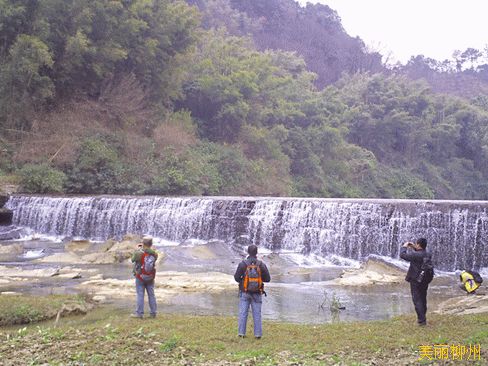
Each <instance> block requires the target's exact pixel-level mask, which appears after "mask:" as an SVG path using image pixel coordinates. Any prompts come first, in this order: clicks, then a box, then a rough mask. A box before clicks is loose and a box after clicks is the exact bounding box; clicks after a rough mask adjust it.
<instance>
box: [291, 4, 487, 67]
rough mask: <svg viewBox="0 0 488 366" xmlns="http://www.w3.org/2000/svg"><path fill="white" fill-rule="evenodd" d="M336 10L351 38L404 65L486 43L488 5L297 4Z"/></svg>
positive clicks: (480, 46)
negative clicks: (419, 57) (415, 58)
mask: <svg viewBox="0 0 488 366" xmlns="http://www.w3.org/2000/svg"><path fill="white" fill-rule="evenodd" d="M298 2H299V3H300V4H301V5H305V4H306V3H307V2H310V3H322V4H326V5H328V6H330V7H331V8H332V9H334V10H336V11H337V13H338V14H339V16H340V17H341V19H342V25H343V27H344V29H345V30H346V32H347V33H348V34H349V35H350V36H353V37H355V36H359V37H360V38H361V39H362V40H363V41H364V42H365V43H366V45H367V46H369V47H372V49H373V50H375V51H379V52H380V53H382V54H383V55H385V54H388V53H389V52H392V56H393V58H394V60H395V61H401V62H402V63H405V62H406V61H408V59H409V58H410V56H412V55H419V54H422V55H424V56H427V57H431V58H435V59H437V60H440V61H442V60H445V59H446V58H451V56H452V53H453V51H454V50H456V49H459V50H461V51H464V50H465V49H466V48H468V47H473V48H477V49H479V50H483V49H484V48H485V46H486V45H487V44H488V0H464V1H463V0H298ZM390 61H391V60H390Z"/></svg>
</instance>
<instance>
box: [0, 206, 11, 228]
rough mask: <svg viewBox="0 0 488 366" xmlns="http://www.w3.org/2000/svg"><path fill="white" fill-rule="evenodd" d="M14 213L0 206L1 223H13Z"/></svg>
mask: <svg viewBox="0 0 488 366" xmlns="http://www.w3.org/2000/svg"><path fill="white" fill-rule="evenodd" d="M13 215H14V213H13V211H12V210H9V209H7V208H0V225H11V224H12V217H13Z"/></svg>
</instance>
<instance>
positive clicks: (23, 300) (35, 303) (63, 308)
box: [0, 295, 89, 326]
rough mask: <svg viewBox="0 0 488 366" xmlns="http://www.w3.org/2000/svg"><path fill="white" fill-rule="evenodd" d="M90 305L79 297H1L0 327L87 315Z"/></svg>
mask: <svg viewBox="0 0 488 366" xmlns="http://www.w3.org/2000/svg"><path fill="white" fill-rule="evenodd" d="M88 308H89V304H88V303H87V302H86V299H85V298H84V297H83V296H79V295H52V296H20V295H15V296H6V295H1V296H0V326H9V325H15V324H29V323H36V322H40V321H43V320H47V319H52V318H56V317H57V316H58V314H59V315H60V316H64V315H73V314H83V313H86V312H87V310H88Z"/></svg>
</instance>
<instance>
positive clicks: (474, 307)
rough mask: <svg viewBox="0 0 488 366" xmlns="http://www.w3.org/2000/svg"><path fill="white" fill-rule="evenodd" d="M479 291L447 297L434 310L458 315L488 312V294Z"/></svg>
mask: <svg viewBox="0 0 488 366" xmlns="http://www.w3.org/2000/svg"><path fill="white" fill-rule="evenodd" d="M459 291H462V290H459ZM479 291H480V290H478V291H477V293H476V294H469V295H468V294H463V295H461V296H456V297H452V298H450V299H447V300H445V301H443V302H441V303H440V304H439V305H437V309H436V310H435V311H434V312H435V313H437V314H456V315H464V314H480V313H488V294H486V293H481V292H479Z"/></svg>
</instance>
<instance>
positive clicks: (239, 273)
mask: <svg viewBox="0 0 488 366" xmlns="http://www.w3.org/2000/svg"><path fill="white" fill-rule="evenodd" d="M246 261H251V262H256V261H257V258H256V257H251V256H249V257H247V259H246ZM246 261H242V262H241V263H239V265H238V266H237V269H236V273H235V274H234V279H235V280H236V282H239V291H243V284H242V280H243V279H244V275H245V273H246V268H247V263H246ZM259 262H260V263H261V265H260V266H259V268H260V269H261V279H262V280H263V282H269V281H271V276H270V275H269V271H268V267H266V264H264V262H263V261H259Z"/></svg>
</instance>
